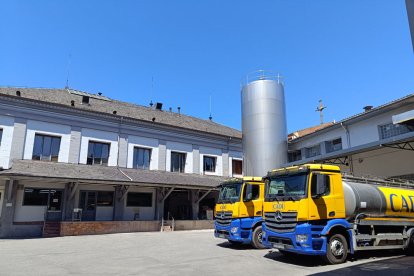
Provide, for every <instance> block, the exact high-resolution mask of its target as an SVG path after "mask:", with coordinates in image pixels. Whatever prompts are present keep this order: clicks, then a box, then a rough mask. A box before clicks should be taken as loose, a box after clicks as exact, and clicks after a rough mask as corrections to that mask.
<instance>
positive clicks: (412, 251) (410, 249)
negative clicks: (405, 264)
mask: <svg viewBox="0 0 414 276" xmlns="http://www.w3.org/2000/svg"><path fill="white" fill-rule="evenodd" d="M405 253H406V254H407V255H409V256H414V233H412V234H411V236H410V241H409V242H408V246H407V248H406V249H405Z"/></svg>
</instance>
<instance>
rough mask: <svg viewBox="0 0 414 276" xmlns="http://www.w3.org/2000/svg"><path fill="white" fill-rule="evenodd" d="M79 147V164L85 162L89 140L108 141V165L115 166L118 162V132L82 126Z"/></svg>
mask: <svg viewBox="0 0 414 276" xmlns="http://www.w3.org/2000/svg"><path fill="white" fill-rule="evenodd" d="M81 133H82V139H81V149H80V158H79V163H80V164H86V161H87V157H88V147H89V141H95V142H103V143H110V144H111V145H110V148H109V159H108V166H116V165H117V163H118V134H117V133H114V132H106V131H100V130H94V129H88V128H82V132H81Z"/></svg>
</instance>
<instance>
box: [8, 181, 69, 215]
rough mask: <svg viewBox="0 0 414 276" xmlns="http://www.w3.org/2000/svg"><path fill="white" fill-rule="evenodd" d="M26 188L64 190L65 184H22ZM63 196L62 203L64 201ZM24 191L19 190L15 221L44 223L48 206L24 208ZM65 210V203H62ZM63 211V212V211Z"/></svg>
mask: <svg viewBox="0 0 414 276" xmlns="http://www.w3.org/2000/svg"><path fill="white" fill-rule="evenodd" d="M20 184H23V185H24V188H43V189H57V190H64V189H65V186H64V184H46V183H45V184H39V183H30V182H21V183H20ZM64 196H65V195H64V194H63V196H62V201H63V199H64ZM23 197H24V189H23V190H17V197H16V206H15V211H14V221H16V222H27V221H43V220H44V218H45V212H46V208H47V206H23ZM62 209H63V202H62ZM61 211H62V210H61Z"/></svg>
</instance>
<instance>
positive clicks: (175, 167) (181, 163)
mask: <svg viewBox="0 0 414 276" xmlns="http://www.w3.org/2000/svg"><path fill="white" fill-rule="evenodd" d="M185 158H186V154H185V153H182V152H174V151H172V152H171V171H172V172H180V173H183V172H184V171H185Z"/></svg>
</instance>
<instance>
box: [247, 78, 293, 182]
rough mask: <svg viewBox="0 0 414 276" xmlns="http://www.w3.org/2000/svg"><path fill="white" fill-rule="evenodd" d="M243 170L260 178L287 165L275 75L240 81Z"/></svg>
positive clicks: (281, 97)
mask: <svg viewBox="0 0 414 276" xmlns="http://www.w3.org/2000/svg"><path fill="white" fill-rule="evenodd" d="M241 102H242V133H243V154H244V162H243V163H244V165H243V171H244V175H246V176H264V175H266V174H267V172H268V171H270V170H272V169H275V168H278V167H280V166H281V165H282V164H285V163H287V130H286V109H285V96H284V89H283V83H282V81H281V78H280V76H279V75H274V74H272V73H271V72H268V71H262V70H261V71H258V72H254V73H251V74H248V75H247V76H246V79H245V80H244V81H243V82H242V89H241Z"/></svg>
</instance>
